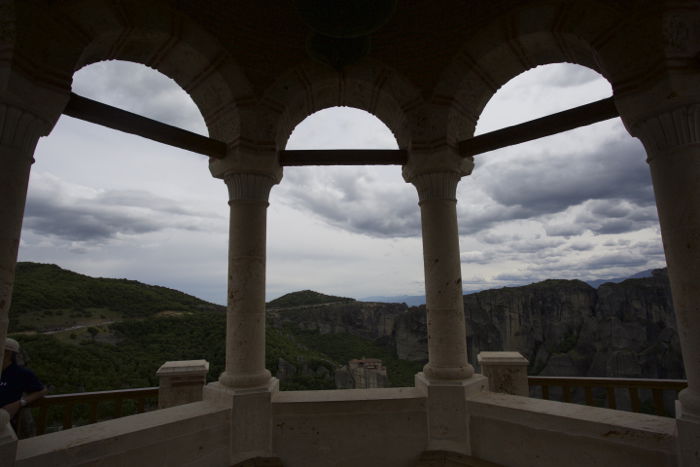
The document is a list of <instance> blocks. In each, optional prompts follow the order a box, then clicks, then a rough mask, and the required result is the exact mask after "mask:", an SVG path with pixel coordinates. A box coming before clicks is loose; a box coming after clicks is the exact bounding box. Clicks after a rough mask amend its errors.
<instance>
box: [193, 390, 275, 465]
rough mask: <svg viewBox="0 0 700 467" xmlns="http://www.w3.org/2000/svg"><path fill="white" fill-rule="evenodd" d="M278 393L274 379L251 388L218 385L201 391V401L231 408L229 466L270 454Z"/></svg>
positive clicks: (269, 455) (272, 455)
mask: <svg viewBox="0 0 700 467" xmlns="http://www.w3.org/2000/svg"><path fill="white" fill-rule="evenodd" d="M278 391H279V381H278V380H277V378H270V379H269V380H268V382H267V384H265V385H263V386H258V387H253V388H231V387H227V386H224V385H223V384H221V383H218V382H217V383H210V384H208V385H206V386H205V387H204V400H205V401H206V402H210V403H213V404H217V405H223V406H226V407H230V408H231V464H232V465H234V464H237V463H239V462H243V461H245V460H249V459H252V458H256V457H263V458H264V457H274V453H273V452H272V396H273V395H274V394H275V393H277V392H278Z"/></svg>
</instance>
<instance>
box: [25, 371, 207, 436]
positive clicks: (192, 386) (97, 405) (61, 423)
mask: <svg viewBox="0 0 700 467" xmlns="http://www.w3.org/2000/svg"><path fill="white" fill-rule="evenodd" d="M208 371H209V363H208V362H207V361H205V360H186V361H174V362H166V363H164V364H163V365H162V366H161V367H160V368H159V369H158V371H157V372H156V375H157V376H158V380H159V386H158V387H150V388H138V389H120V390H113V391H99V392H80V393H74V394H57V395H51V396H46V397H44V398H42V399H40V400H38V401H36V402H35V403H34V404H32V409H33V412H34V414H35V419H34V420H35V424H36V430H31V427H29V429H23V428H26V427H21V426H20V427H18V430H17V431H18V433H26V434H25V435H24V436H30V435H31V434H36V435H42V434H44V433H46V432H47V431H56V430H61V429H63V430H67V429H69V428H73V426H75V425H88V424H91V423H96V422H98V421H103V420H109V419H112V418H119V417H123V416H126V415H132V414H135V413H143V412H146V411H149V410H155V409H163V408H167V407H174V406H177V405H182V404H187V403H190V402H196V401H201V400H202V388H203V387H204V385H205V384H206V377H207V373H208ZM30 421H31V418H30V419H29V420H26V418H24V417H20V425H21V424H22V423H27V422H30ZM34 431H35V433H32V432H34Z"/></svg>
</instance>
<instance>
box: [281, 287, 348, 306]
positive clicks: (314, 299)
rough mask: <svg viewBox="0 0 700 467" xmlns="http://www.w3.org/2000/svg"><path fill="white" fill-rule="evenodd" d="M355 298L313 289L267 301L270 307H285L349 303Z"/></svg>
mask: <svg viewBox="0 0 700 467" xmlns="http://www.w3.org/2000/svg"><path fill="white" fill-rule="evenodd" d="M354 301H355V299H354V298H346V297H334V296H333V295H326V294H322V293H319V292H314V291H313V290H302V291H300V292H292V293H288V294H287V295H282V296H281V297H279V298H276V299H274V300H272V301H270V302H268V303H267V307H268V308H285V307H294V306H311V305H320V304H323V303H347V302H354Z"/></svg>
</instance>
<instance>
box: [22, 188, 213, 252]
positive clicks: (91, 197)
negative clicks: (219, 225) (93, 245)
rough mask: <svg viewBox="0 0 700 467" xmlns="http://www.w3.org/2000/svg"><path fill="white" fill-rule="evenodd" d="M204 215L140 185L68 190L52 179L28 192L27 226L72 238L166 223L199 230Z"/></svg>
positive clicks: (105, 236) (103, 236)
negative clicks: (123, 188)
mask: <svg viewBox="0 0 700 467" xmlns="http://www.w3.org/2000/svg"><path fill="white" fill-rule="evenodd" d="M200 224H201V218H199V217H198V215H197V214H195V213H192V212H188V211H186V210H185V209H182V208H181V207H179V206H178V205H177V204H176V203H174V202H173V201H171V200H168V199H165V198H162V197H158V196H155V195H152V194H149V193H147V192H140V191H114V192H112V191H106V192H102V193H97V194H95V193H85V192H80V191H77V192H75V193H70V188H69V187H67V186H66V185H65V184H63V183H62V182H60V181H58V180H56V179H53V180H47V183H45V184H43V185H41V186H38V187H36V189H34V190H32V191H30V192H29V195H28V197H27V205H26V208H25V216H24V229H26V230H29V231H32V232H33V233H35V234H38V235H50V236H55V237H59V238H61V239H63V240H66V241H71V242H104V241H106V240H109V239H111V238H115V237H116V236H118V235H138V234H145V233H150V232H156V231H160V230H164V229H167V228H178V229H184V230H200V229H202V227H201V225H200Z"/></svg>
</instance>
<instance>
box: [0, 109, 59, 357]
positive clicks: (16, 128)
mask: <svg viewBox="0 0 700 467" xmlns="http://www.w3.org/2000/svg"><path fill="white" fill-rule="evenodd" d="M50 128H51V125H49V124H48V123H47V122H45V121H43V120H41V119H40V118H38V117H36V116H35V115H33V114H31V113H29V112H27V111H25V110H22V109H20V108H18V107H15V106H12V105H8V104H4V103H0V349H3V348H4V347H5V338H6V337H7V326H8V322H9V316H8V315H9V310H10V302H11V297H12V284H13V283H14V276H15V264H16V263H17V251H18V249H19V239H20V233H21V231H22V218H23V216H24V204H25V201H26V199H27V185H28V183H29V170H30V168H31V166H32V163H33V162H34V159H33V155H34V149H35V148H36V144H37V142H38V141H39V138H40V137H41V136H43V135H45V134H47V133H48V131H49V129H50Z"/></svg>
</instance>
